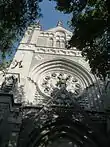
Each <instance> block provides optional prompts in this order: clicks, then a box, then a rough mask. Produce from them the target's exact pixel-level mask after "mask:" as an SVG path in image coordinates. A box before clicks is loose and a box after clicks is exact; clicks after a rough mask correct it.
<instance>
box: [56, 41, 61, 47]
mask: <svg viewBox="0 0 110 147" xmlns="http://www.w3.org/2000/svg"><path fill="white" fill-rule="evenodd" d="M56 47H58V48H59V47H60V41H59V40H57V41H56Z"/></svg>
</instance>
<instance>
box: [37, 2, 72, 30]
mask: <svg viewBox="0 0 110 147" xmlns="http://www.w3.org/2000/svg"><path fill="white" fill-rule="evenodd" d="M55 6H56V3H55V2H50V1H49V0H43V2H41V3H40V7H41V13H42V14H43V17H42V18H40V23H41V25H42V27H43V29H44V30H47V29H49V28H53V27H55V26H56V25H57V22H58V21H59V20H60V21H62V22H63V26H64V27H65V28H67V29H69V27H68V25H67V21H68V20H69V18H70V16H69V15H67V14H63V13H62V12H58V11H57V10H55Z"/></svg>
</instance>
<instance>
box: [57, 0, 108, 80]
mask: <svg viewBox="0 0 110 147" xmlns="http://www.w3.org/2000/svg"><path fill="white" fill-rule="evenodd" d="M54 1H56V3H57V6H56V9H57V10H59V11H63V12H64V13H69V14H71V15H72V19H71V21H70V26H71V28H72V30H73V36H72V38H71V40H70V41H69V46H68V47H71V46H75V47H77V48H78V49H79V50H81V51H82V55H83V56H84V57H86V60H88V61H89V64H90V67H91V70H92V72H93V74H96V75H97V76H99V77H100V78H104V79H105V78H106V76H107V74H108V71H110V62H109V61H110V54H109V53H108V52H110V51H109V50H110V45H109V40H108V36H110V33H109V31H110V27H109V26H110V10H109V6H110V1H109V0H103V1H102V0H65V1H62V0H54ZM109 39H110V37H109Z"/></svg>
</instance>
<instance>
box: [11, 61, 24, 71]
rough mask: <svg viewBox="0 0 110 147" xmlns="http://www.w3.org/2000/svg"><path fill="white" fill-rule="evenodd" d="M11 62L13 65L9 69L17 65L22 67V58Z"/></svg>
mask: <svg viewBox="0 0 110 147" xmlns="http://www.w3.org/2000/svg"><path fill="white" fill-rule="evenodd" d="M12 64H13V66H12V67H11V69H14V68H16V67H17V66H18V67H19V68H22V67H23V65H22V60H20V61H17V60H14V61H13V63H12Z"/></svg>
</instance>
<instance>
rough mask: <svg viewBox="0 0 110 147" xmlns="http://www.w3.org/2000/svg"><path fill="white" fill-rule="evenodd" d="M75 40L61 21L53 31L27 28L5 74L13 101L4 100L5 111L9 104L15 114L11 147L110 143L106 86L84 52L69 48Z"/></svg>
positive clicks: (5, 90) (5, 85)
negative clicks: (105, 102) (107, 126)
mask: <svg viewBox="0 0 110 147" xmlns="http://www.w3.org/2000/svg"><path fill="white" fill-rule="evenodd" d="M71 36H72V33H71V32H70V31H68V30H67V29H65V28H64V27H63V24H62V22H60V21H59V22H58V23H57V26H56V27H54V28H51V29H49V30H42V28H41V25H40V24H39V23H37V24H34V25H32V26H30V27H28V29H27V31H26V33H25V35H24V37H23V39H22V40H21V42H20V44H19V47H18V49H17V51H16V54H15V56H14V58H13V61H12V63H11V65H10V67H9V69H8V71H7V72H6V73H5V75H3V74H1V79H2V80H1V83H2V84H1V92H2V93H6V94H7V93H8V99H6V100H5V99H4V97H5V96H4V95H3V96H1V98H0V105H1V106H2V105H4V101H5V102H6V101H7V103H10V107H9V108H10V109H11V110H10V113H9V110H8V111H7V114H8V117H9V118H11V119H9V120H10V121H11V123H10V122H7V123H8V125H10V124H12V126H13V127H12V126H11V127H10V128H13V129H12V130H11V131H10V132H11V133H10V132H9V136H10V137H9V138H10V139H9V138H8V137H7V138H8V141H9V146H10V147H16V146H17V147H41V146H42V147H56V146H64V145H66V146H68V147H84V146H85V147H88V146H89V147H93V146H94V147H99V146H100V147H101V146H104V145H105V142H106V143H107V141H106V135H105V128H106V122H107V120H106V116H105V115H104V106H103V97H102V90H103V85H102V87H101V83H99V81H98V79H97V78H96V77H95V76H94V75H93V74H92V73H91V69H90V67H89V64H88V63H87V61H85V59H84V58H83V57H82V55H81V52H80V51H79V50H78V49H76V48H75V47H73V48H70V49H67V48H66V44H67V42H68V40H70V38H71ZM2 75H3V76H2ZM10 94H12V97H13V101H12V102H9V96H10ZM1 95H2V94H1ZM6 97H7V95H6ZM10 101H11V100H10ZM2 103H3V104H2ZM14 103H15V105H14ZM20 104H22V105H20ZM18 108H19V109H18ZM4 109H5V108H4ZM16 109H17V111H18V110H19V112H17V113H16ZM14 113H15V114H14ZM13 122H14V123H13ZM100 122H101V123H100ZM15 124H16V125H15ZM2 131H3V129H2ZM10 134H11V135H10ZM13 134H14V135H13ZM5 136H6V135H4V140H6V137H5ZM13 137H14V138H15V139H13ZM4 142H5V141H4Z"/></svg>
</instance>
